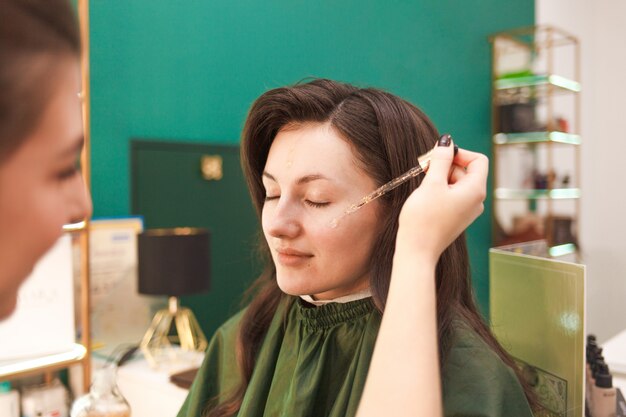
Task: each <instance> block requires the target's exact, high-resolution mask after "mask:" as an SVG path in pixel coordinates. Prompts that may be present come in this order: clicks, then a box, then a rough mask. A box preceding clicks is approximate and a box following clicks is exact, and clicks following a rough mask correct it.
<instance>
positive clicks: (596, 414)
mask: <svg viewBox="0 0 626 417" xmlns="http://www.w3.org/2000/svg"><path fill="white" fill-rule="evenodd" d="M591 397H592V409H591V415H592V416H593V417H615V412H616V409H617V392H616V390H615V387H613V377H612V376H611V374H610V373H609V367H608V366H607V365H606V364H602V365H599V366H598V367H597V370H596V374H595V385H594V386H593V388H592V392H591Z"/></svg>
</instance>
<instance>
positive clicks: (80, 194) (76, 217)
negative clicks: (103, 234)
mask: <svg viewBox="0 0 626 417" xmlns="http://www.w3.org/2000/svg"><path fill="white" fill-rule="evenodd" d="M78 177H79V178H80V179H79V181H76V186H75V187H74V190H73V193H72V195H71V201H70V205H69V209H70V212H69V222H70V223H78V222H81V221H83V220H86V219H88V218H90V217H91V214H92V212H93V205H92V202H91V193H90V192H89V190H88V189H87V185H86V184H85V181H84V180H83V178H82V176H80V175H79V176H78Z"/></svg>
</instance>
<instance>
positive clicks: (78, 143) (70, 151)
mask: <svg viewBox="0 0 626 417" xmlns="http://www.w3.org/2000/svg"><path fill="white" fill-rule="evenodd" d="M83 146H85V137H84V136H83V135H81V136H79V137H78V138H77V139H76V140H75V141H74V144H73V145H71V146H68V147H67V148H66V149H64V150H62V151H61V152H60V153H59V157H61V158H64V157H69V156H74V155H75V154H76V152H80V151H81V150H82V149H83Z"/></svg>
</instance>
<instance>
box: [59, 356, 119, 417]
mask: <svg viewBox="0 0 626 417" xmlns="http://www.w3.org/2000/svg"><path fill="white" fill-rule="evenodd" d="M116 378H117V367H116V366H115V365H107V366H105V367H104V368H102V369H99V370H97V371H96V372H95V373H94V377H93V382H92V383H91V388H90V389H89V392H88V393H87V394H85V395H83V396H82V397H79V398H77V399H76V401H74V404H72V409H71V411H70V417H130V405H128V401H126V399H125V398H124V396H123V395H122V394H121V393H120V391H119V389H118V387H117V382H116Z"/></svg>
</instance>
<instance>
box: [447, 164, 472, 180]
mask: <svg viewBox="0 0 626 417" xmlns="http://www.w3.org/2000/svg"><path fill="white" fill-rule="evenodd" d="M466 175H467V172H466V170H465V167H461V166H458V165H452V169H451V170H450V176H449V178H448V183H449V184H454V183H456V182H458V181H461V180H462V179H463V177H465V176H466Z"/></svg>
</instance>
